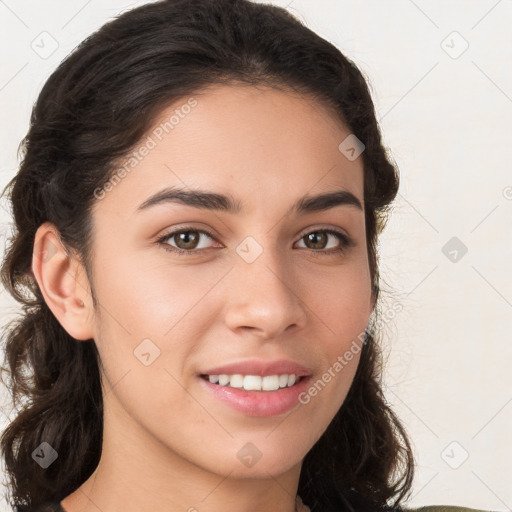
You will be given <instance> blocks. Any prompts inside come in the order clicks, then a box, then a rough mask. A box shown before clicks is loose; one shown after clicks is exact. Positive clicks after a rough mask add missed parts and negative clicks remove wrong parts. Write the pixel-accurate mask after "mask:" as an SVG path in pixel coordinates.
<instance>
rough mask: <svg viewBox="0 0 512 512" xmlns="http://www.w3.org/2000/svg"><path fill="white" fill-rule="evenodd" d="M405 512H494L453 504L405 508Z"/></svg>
mask: <svg viewBox="0 0 512 512" xmlns="http://www.w3.org/2000/svg"><path fill="white" fill-rule="evenodd" d="M402 510H403V512H492V511H486V510H481V509H476V508H467V507H456V506H453V505H429V506H427V507H420V508H403V509H402Z"/></svg>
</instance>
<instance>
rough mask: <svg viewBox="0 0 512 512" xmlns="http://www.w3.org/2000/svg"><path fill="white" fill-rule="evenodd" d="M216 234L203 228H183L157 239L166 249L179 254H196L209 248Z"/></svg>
mask: <svg viewBox="0 0 512 512" xmlns="http://www.w3.org/2000/svg"><path fill="white" fill-rule="evenodd" d="M213 240H215V238H214V236H213V235H211V234H210V233H208V232H207V231H204V230H202V229H194V228H182V229H179V230H176V231H173V232H171V233H168V234H166V235H164V236H162V237H161V238H159V239H158V240H157V242H158V243H160V244H162V245H163V246H164V249H166V250H168V251H171V252H176V253H179V254H187V253H190V254H195V253H199V252H201V251H202V249H209V248H210V247H211V246H209V245H208V244H209V243H210V244H211V242H212V241H213Z"/></svg>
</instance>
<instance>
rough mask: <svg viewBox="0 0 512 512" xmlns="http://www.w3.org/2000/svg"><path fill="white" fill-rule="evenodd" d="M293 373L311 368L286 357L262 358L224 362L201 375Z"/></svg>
mask: <svg viewBox="0 0 512 512" xmlns="http://www.w3.org/2000/svg"><path fill="white" fill-rule="evenodd" d="M292 373H293V374H295V375H297V376H299V377H300V376H304V375H310V374H311V370H310V369H309V368H307V367H305V366H303V365H301V364H299V363H296V362H295V361H290V360H287V359H276V360H272V361H270V360H263V359H247V360H244V361H237V362H233V363H228V364H224V365H222V366H216V367H215V368H210V369H208V370H206V371H204V372H202V375H236V374H241V375H259V376H261V377H266V376H268V375H283V374H288V375H290V374H292Z"/></svg>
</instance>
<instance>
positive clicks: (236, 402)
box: [198, 365, 311, 417]
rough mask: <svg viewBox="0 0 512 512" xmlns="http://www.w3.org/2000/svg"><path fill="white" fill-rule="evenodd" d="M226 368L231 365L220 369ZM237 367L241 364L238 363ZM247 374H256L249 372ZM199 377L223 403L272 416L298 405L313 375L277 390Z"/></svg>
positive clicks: (243, 411)
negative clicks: (223, 384) (227, 383)
mask: <svg viewBox="0 0 512 512" xmlns="http://www.w3.org/2000/svg"><path fill="white" fill-rule="evenodd" d="M225 368H229V367H222V368H219V369H225ZM237 368H240V366H239V365H237ZM262 371H264V370H262ZM283 373H285V372H283ZM290 373H293V372H290ZM215 375H216V374H215ZM231 375H232V374H231ZM246 375H254V374H251V373H247V374H246ZM271 375H272V374H271ZM198 379H199V381H200V383H201V386H204V388H205V391H206V392H210V393H212V394H213V396H214V397H215V398H217V399H218V400H219V401H220V402H221V403H224V404H226V405H228V406H230V407H231V408H232V409H234V410H236V411H238V412H241V413H242V414H245V415H246V416H257V417H270V416H277V415H279V414H283V413H285V412H287V411H288V410H290V409H292V407H295V406H296V405H298V403H299V395H300V394H301V393H303V392H305V390H306V389H307V387H308V386H309V381H310V380H311V376H302V377H301V378H300V379H299V380H298V381H297V382H296V383H295V384H294V385H293V386H291V387H289V388H280V389H279V390H276V391H247V390H245V389H243V388H232V387H229V386H220V385H218V384H213V383H212V382H210V381H209V380H207V379H204V378H202V377H198Z"/></svg>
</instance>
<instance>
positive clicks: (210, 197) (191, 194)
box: [137, 187, 363, 214]
mask: <svg viewBox="0 0 512 512" xmlns="http://www.w3.org/2000/svg"><path fill="white" fill-rule="evenodd" d="M163 203H180V204H184V205H187V206H192V207H195V208H201V209H205V210H216V211H224V212H227V213H240V212H241V211H242V209H243V208H242V203H241V202H240V201H237V200H235V198H234V197H233V196H230V195H224V194H218V193H215V192H210V191H207V190H197V189H196V190H190V189H189V190H185V189H183V188H177V187H167V188H165V189H163V190H160V191H159V192H157V193H156V194H154V195H152V196H150V197H149V198H148V199H146V200H145V201H144V202H143V203H142V204H141V205H140V206H139V207H138V208H137V211H143V210H147V209H148V208H150V207H153V206H156V205H159V204H163ZM342 205H347V206H355V207H356V208H358V209H359V210H361V211H363V206H362V205H361V201H359V199H358V198H357V197H356V196H355V195H354V194H352V192H349V191H348V190H334V191H332V192H327V193H324V194H320V195H316V196H304V197H301V198H300V199H299V200H298V201H297V202H296V203H295V204H294V205H293V206H292V208H291V210H290V211H291V212H293V213H298V214H305V213H313V212H319V211H324V210H329V209H331V208H335V207H336V206H342Z"/></svg>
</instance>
